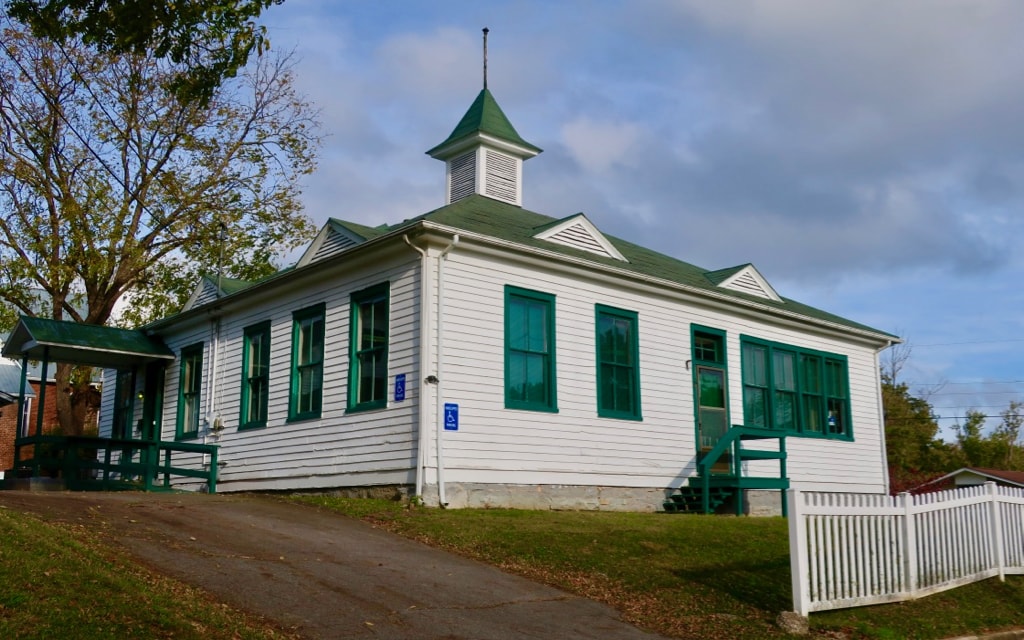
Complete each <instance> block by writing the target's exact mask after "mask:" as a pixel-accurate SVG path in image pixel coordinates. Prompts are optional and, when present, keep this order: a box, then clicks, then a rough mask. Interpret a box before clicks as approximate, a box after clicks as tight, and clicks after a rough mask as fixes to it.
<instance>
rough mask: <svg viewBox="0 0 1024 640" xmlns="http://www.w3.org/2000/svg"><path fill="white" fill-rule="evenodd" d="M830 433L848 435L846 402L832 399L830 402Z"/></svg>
mask: <svg viewBox="0 0 1024 640" xmlns="http://www.w3.org/2000/svg"><path fill="white" fill-rule="evenodd" d="M828 432H829V433H835V434H842V433H846V401H845V400H839V399H835V398H830V399H829V401H828Z"/></svg>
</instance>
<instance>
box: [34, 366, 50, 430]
mask: <svg viewBox="0 0 1024 640" xmlns="http://www.w3.org/2000/svg"><path fill="white" fill-rule="evenodd" d="M42 365H43V368H42V373H41V374H40V376H39V406H38V407H36V435H37V436H41V435H43V411H44V410H45V408H46V370H47V369H48V368H49V367H50V347H44V348H43V362H42Z"/></svg>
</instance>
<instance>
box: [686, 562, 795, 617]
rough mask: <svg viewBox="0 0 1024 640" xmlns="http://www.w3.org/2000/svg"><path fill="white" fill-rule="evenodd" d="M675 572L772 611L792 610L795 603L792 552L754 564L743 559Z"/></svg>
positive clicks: (687, 578)
mask: <svg viewBox="0 0 1024 640" xmlns="http://www.w3.org/2000/svg"><path fill="white" fill-rule="evenodd" d="M672 573H673V574H674V575H675V576H677V577H678V578H680V579H682V580H686V581H689V582H695V583H698V584H701V585H704V586H705V587H707V588H708V589H711V590H714V591H717V592H719V593H721V594H723V595H728V596H731V597H732V598H734V599H736V600H737V601H739V602H742V603H743V604H745V605H748V606H751V607H756V608H758V609H763V610H765V611H768V612H772V613H774V612H778V611H788V610H789V609H791V608H792V606H793V595H792V593H793V592H792V585H791V584H790V576H789V556H788V555H779V556H777V557H775V558H772V559H770V560H766V561H763V562H758V563H753V564H752V563H749V562H739V561H737V562H732V563H716V564H707V565H703V566H699V567H694V568H691V569H680V570H676V571H673V572H672Z"/></svg>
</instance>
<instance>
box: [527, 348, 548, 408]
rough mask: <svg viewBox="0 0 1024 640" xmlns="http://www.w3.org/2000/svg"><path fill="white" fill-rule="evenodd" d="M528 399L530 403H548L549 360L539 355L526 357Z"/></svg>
mask: <svg viewBox="0 0 1024 640" xmlns="http://www.w3.org/2000/svg"><path fill="white" fill-rule="evenodd" d="M525 383H526V398H525V400H527V401H528V402H540V403H542V402H546V401H547V395H546V387H547V358H546V357H544V356H542V355H538V354H528V355H527V356H526V381H525Z"/></svg>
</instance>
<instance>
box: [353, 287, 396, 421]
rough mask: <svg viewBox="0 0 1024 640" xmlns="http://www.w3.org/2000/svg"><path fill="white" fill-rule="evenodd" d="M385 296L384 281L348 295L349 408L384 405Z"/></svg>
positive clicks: (358, 408)
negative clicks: (349, 319)
mask: <svg viewBox="0 0 1024 640" xmlns="http://www.w3.org/2000/svg"><path fill="white" fill-rule="evenodd" d="M389 298H390V283H388V282H383V283H381V284H379V285H375V286H373V287H370V288H369V289H363V290H362V291H357V292H356V293H353V294H352V303H351V315H350V318H351V331H350V335H349V370H348V410H349V411H363V410H366V409H379V408H381V407H385V406H387V403H388V340H389V329H388V304H389Z"/></svg>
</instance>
